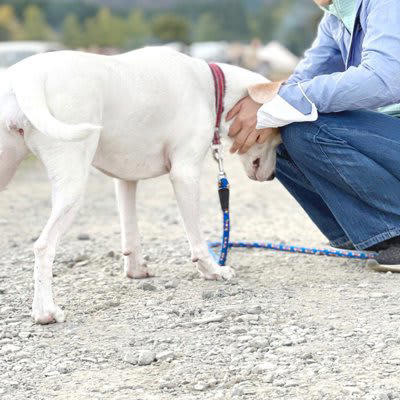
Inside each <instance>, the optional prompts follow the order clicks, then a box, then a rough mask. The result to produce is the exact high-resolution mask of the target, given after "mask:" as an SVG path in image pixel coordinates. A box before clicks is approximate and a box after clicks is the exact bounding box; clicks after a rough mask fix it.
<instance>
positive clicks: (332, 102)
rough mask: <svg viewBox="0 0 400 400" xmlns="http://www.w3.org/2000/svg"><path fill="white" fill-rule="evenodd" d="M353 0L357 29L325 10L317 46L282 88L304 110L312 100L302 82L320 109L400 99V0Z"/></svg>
mask: <svg viewBox="0 0 400 400" xmlns="http://www.w3.org/2000/svg"><path fill="white" fill-rule="evenodd" d="M354 1H355V8H354V25H353V29H351V30H349V29H347V28H346V26H345V24H344V23H343V22H342V21H341V20H340V19H339V18H338V17H337V16H336V15H333V14H330V13H326V14H325V16H324V18H323V19H322V21H321V23H320V25H319V29H318V35H317V38H316V40H315V42H314V44H313V46H312V48H311V49H309V50H308V51H307V52H306V53H305V57H304V59H303V60H302V61H301V62H300V63H299V65H298V66H297V68H296V70H295V72H294V73H293V75H292V76H291V77H290V78H289V80H288V81H287V83H286V84H285V85H283V86H282V88H281V89H280V92H279V94H280V96H281V97H283V98H284V99H285V100H286V101H287V102H288V103H290V104H291V105H293V106H294V107H295V108H297V109H298V110H299V111H301V112H302V113H303V114H308V113H310V111H311V106H310V103H309V102H308V101H307V99H305V97H304V95H303V93H302V91H301V89H300V88H299V86H298V83H300V85H301V86H302V89H303V91H304V92H305V94H306V95H307V97H308V98H309V99H310V100H311V101H312V102H313V103H314V104H315V105H316V107H317V109H318V111H319V112H320V113H331V112H340V111H348V110H358V109H369V110H376V109H377V108H379V107H383V106H388V105H393V104H397V103H400V0H354ZM396 109H397V110H398V111H400V108H399V107H397V106H394V111H393V112H392V114H397V112H396Z"/></svg>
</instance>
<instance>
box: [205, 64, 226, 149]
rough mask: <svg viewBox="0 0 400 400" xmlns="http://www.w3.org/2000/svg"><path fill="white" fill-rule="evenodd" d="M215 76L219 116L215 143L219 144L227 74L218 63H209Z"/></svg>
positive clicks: (216, 108)
mask: <svg viewBox="0 0 400 400" xmlns="http://www.w3.org/2000/svg"><path fill="white" fill-rule="evenodd" d="M208 65H209V67H210V69H211V72H212V75H213V78H214V88H215V110H216V112H217V118H216V121H215V130H214V138H213V144H214V145H217V144H220V143H221V138H220V136H219V129H220V127H221V119H222V114H223V112H224V97H225V87H226V79H225V74H224V72H223V71H222V69H221V67H219V66H218V65H217V64H208Z"/></svg>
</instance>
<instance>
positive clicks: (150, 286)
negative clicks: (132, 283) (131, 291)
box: [137, 281, 157, 292]
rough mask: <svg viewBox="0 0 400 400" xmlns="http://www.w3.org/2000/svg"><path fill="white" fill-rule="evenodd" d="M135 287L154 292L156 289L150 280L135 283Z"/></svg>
mask: <svg viewBox="0 0 400 400" xmlns="http://www.w3.org/2000/svg"><path fill="white" fill-rule="evenodd" d="M137 287H138V289H142V290H145V291H148V292H155V291H156V290H157V287H156V286H154V285H153V284H151V283H150V282H145V281H143V282H140V283H139V284H138V285H137Z"/></svg>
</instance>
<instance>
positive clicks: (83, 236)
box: [78, 233, 90, 240]
mask: <svg viewBox="0 0 400 400" xmlns="http://www.w3.org/2000/svg"><path fill="white" fill-rule="evenodd" d="M78 240H90V236H89V235H88V234H87V233H80V234H79V235H78Z"/></svg>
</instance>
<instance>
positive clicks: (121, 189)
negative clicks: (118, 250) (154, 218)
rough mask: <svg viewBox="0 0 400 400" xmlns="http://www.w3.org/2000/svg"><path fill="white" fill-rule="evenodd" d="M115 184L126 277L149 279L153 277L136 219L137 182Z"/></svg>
mask: <svg viewBox="0 0 400 400" xmlns="http://www.w3.org/2000/svg"><path fill="white" fill-rule="evenodd" d="M114 182H115V192H116V195H117V204H118V210H119V217H120V222H121V241H122V253H123V255H124V271H125V275H126V276H127V277H128V278H133V279H142V278H149V277H151V276H152V275H151V274H150V272H149V270H148V269H147V265H146V264H145V262H144V260H143V257H142V248H141V245H140V236H139V229H138V224H137V217H136V188H137V182H128V181H123V180H120V179H115V180H114Z"/></svg>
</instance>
